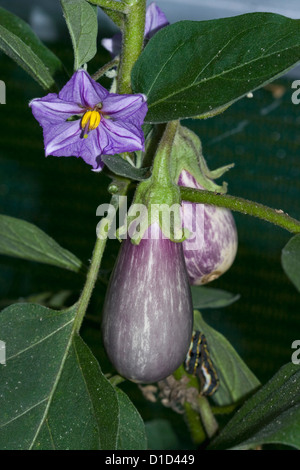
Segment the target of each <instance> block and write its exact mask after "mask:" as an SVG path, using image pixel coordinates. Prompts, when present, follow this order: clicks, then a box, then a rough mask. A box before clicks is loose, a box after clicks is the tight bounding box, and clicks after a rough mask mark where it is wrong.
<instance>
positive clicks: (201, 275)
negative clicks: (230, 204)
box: [178, 170, 238, 285]
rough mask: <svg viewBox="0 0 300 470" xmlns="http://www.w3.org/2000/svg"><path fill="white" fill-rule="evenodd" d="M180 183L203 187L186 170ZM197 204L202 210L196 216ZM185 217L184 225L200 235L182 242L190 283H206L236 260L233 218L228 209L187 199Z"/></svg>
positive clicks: (184, 207) (183, 203) (183, 209)
mask: <svg viewBox="0 0 300 470" xmlns="http://www.w3.org/2000/svg"><path fill="white" fill-rule="evenodd" d="M178 184H179V185H181V186H186V187H190V188H197V189H203V188H202V187H201V186H200V185H199V184H198V183H197V181H196V180H195V179H194V178H193V176H192V175H191V174H190V173H189V172H187V171H186V170H183V171H182V172H181V174H180V176H179V180H178ZM196 206H199V209H201V210H200V211H199V213H198V218H197V219H196V218H195V215H196ZM182 217H183V225H184V227H186V228H188V229H189V230H190V231H191V232H193V233H194V234H196V235H197V239H195V238H194V239H193V237H191V239H187V240H185V241H184V242H183V251H184V257H185V262H186V267H187V271H188V275H189V278H190V283H191V284H193V285H200V284H207V283H208V282H210V281H213V280H214V279H217V278H218V277H219V276H220V275H221V274H223V273H224V272H225V271H227V270H228V269H229V268H230V266H231V265H232V263H233V261H234V258H235V256H236V252H237V246H238V237H237V230H236V225H235V222H234V218H233V216H232V214H231V212H230V210H228V209H223V208H221V207H214V206H210V205H207V204H195V203H191V202H186V201H183V202H182ZM195 240H196V241H195Z"/></svg>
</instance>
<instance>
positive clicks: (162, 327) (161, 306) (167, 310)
mask: <svg viewBox="0 0 300 470" xmlns="http://www.w3.org/2000/svg"><path fill="white" fill-rule="evenodd" d="M153 228H154V230H153ZM151 229H152V230H151ZM150 234H151V237H152V238H151V237H150ZM154 236H155V237H156V239H154ZM147 237H149V238H147ZM158 237H159V238H158ZM192 327H193V308H192V300H191V292H190V286H189V280H188V275H187V271H186V267H185V261H184V255H183V247H182V243H175V242H172V241H171V240H169V239H167V238H163V236H162V232H161V230H160V228H159V227H158V225H156V224H155V225H152V226H150V227H149V228H148V230H147V231H146V232H145V234H144V237H143V239H142V240H141V241H140V243H139V245H134V244H132V242H131V240H130V238H127V239H126V240H124V241H123V242H122V245H121V248H120V252H119V255H118V258H117V261H116V264H115V267H114V270H113V272H112V275H111V279H110V282H109V286H108V290H107V293H106V298H105V303H104V311H103V322H102V330H103V339H104V346H105V349H106V352H107V354H108V356H109V358H110V360H111V362H112V364H113V365H114V367H115V368H116V369H117V371H118V372H119V373H120V374H121V375H122V376H123V377H125V378H127V379H129V380H132V381H134V382H139V383H151V382H157V381H159V380H161V379H163V378H165V377H167V376H168V375H170V374H172V373H173V372H174V371H175V370H176V369H177V368H178V367H179V366H180V364H181V363H182V362H183V361H184V360H185V357H186V353H187V351H188V348H189V345H190V340H191V336H192Z"/></svg>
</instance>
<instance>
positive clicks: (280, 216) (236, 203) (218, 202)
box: [180, 186, 300, 233]
mask: <svg viewBox="0 0 300 470" xmlns="http://www.w3.org/2000/svg"><path fill="white" fill-rule="evenodd" d="M180 194H181V198H182V200H183V201H190V202H196V203H201V204H210V205H213V206H219V207H226V208H227V209H231V210H233V211H237V212H241V213H242V214H248V215H252V216H253V217H258V218H259V219H263V220H266V221H267V222H271V223H272V224H274V225H278V226H279V227H282V228H284V229H286V230H288V231H289V232H292V233H300V221H299V220H296V219H293V218H292V217H290V216H289V215H288V214H285V213H284V212H283V211H282V210H278V209H272V208H270V207H267V206H264V205H262V204H259V203H258V202H254V201H249V200H247V199H243V198H240V197H235V196H230V195H228V194H217V193H214V192H212V191H204V190H203V191H202V190H199V189H193V188H185V187H183V186H180Z"/></svg>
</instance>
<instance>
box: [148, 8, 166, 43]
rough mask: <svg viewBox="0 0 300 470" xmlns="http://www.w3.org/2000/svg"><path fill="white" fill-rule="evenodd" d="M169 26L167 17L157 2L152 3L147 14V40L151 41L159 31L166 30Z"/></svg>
mask: <svg viewBox="0 0 300 470" xmlns="http://www.w3.org/2000/svg"><path fill="white" fill-rule="evenodd" d="M168 24H169V22H168V20H167V17H166V15H165V14H164V13H163V12H162V11H161V9H160V8H159V7H158V6H157V5H156V3H155V2H153V3H151V4H150V5H149V6H148V8H147V12H146V21H145V38H146V39H150V38H152V36H154V34H155V33H157V31H159V30H160V29H162V28H164V27H165V26H167V25H168Z"/></svg>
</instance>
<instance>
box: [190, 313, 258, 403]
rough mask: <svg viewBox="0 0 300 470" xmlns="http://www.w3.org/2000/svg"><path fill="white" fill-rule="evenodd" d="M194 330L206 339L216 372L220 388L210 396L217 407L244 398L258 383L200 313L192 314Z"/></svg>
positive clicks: (227, 343)
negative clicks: (202, 334)
mask: <svg viewBox="0 0 300 470" xmlns="http://www.w3.org/2000/svg"><path fill="white" fill-rule="evenodd" d="M194 329H195V330H199V331H201V332H202V333H204V335H205V336H206V338H207V343H208V348H209V351H210V354H211V357H212V361H213V364H214V366H215V368H216V370H217V372H218V376H219V379H220V386H219V388H218V390H217V391H216V393H214V395H213V396H212V398H213V401H214V402H215V403H216V404H217V405H218V406H227V405H231V404H233V403H236V402H238V401H240V400H241V399H242V398H245V396H246V395H248V394H249V393H250V392H253V391H254V390H255V389H256V388H257V387H259V385H260V383H259V381H258V380H257V378H256V377H255V375H254V374H253V373H252V372H251V370H250V369H249V368H248V367H247V365H246V364H245V363H244V361H243V360H242V359H241V358H240V356H239V355H238V354H237V352H236V351H235V350H234V348H233V347H232V346H231V344H230V343H229V342H228V341H227V339H226V338H224V336H223V335H221V333H218V332H217V331H216V330H214V329H213V328H211V327H210V326H209V325H208V324H207V323H206V322H205V321H204V320H203V318H202V315H201V314H200V312H197V311H195V312H194Z"/></svg>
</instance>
